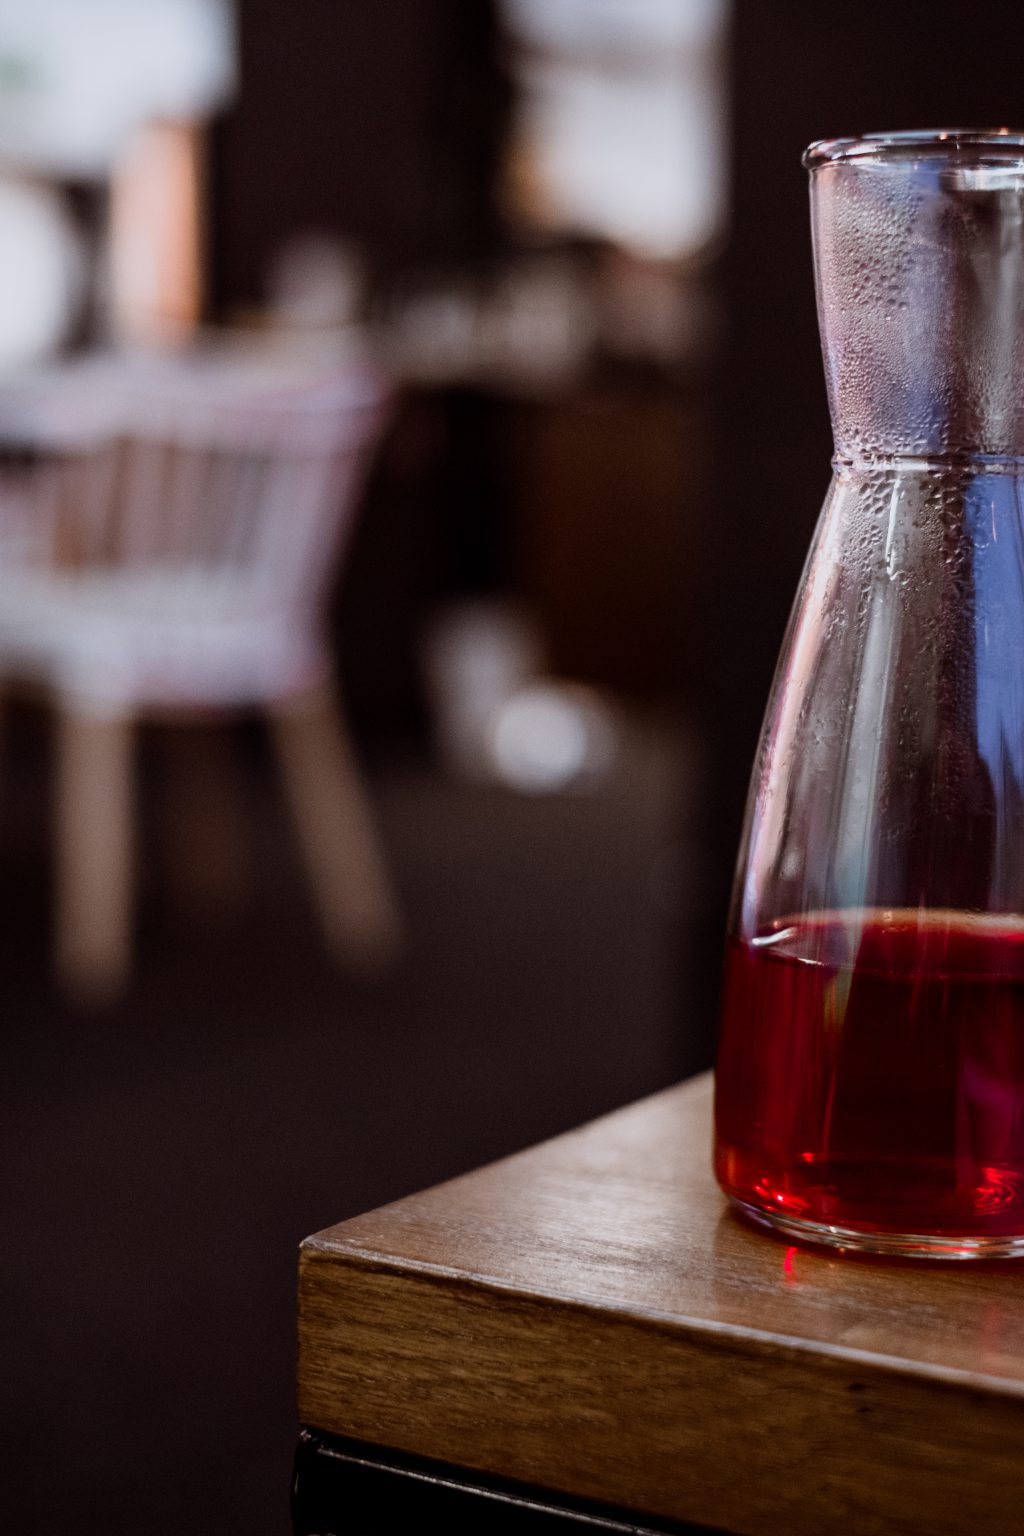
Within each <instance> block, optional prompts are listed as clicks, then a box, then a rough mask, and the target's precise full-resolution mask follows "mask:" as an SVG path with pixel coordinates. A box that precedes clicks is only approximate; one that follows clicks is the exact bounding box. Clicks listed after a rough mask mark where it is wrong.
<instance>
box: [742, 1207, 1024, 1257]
mask: <svg viewBox="0 0 1024 1536" xmlns="http://www.w3.org/2000/svg"><path fill="white" fill-rule="evenodd" d="M729 1204H730V1205H731V1206H732V1207H733V1209H734V1210H735V1211H738V1212H739V1213H740V1214H741V1215H742V1216H744V1217H745V1218H746V1219H747V1220H748V1221H752V1222H754V1223H755V1224H756V1225H757V1226H759V1227H762V1228H765V1229H766V1230H767V1231H769V1232H773V1233H775V1235H776V1236H778V1237H786V1238H789V1239H791V1240H792V1241H793V1242H798V1243H810V1244H813V1245H814V1246H815V1247H824V1248H835V1249H842V1250H844V1251H846V1252H854V1253H866V1254H878V1255H881V1256H884V1257H888V1258H896V1259H932V1260H950V1259H952V1260H963V1259H1024V1235H1021V1236H1019V1237H1007V1236H1002V1235H1000V1236H991V1237H957V1236H954V1235H953V1234H951V1233H941V1234H935V1233H932V1234H928V1233H922V1232H869V1231H857V1230H855V1229H854V1228H853V1227H837V1226H831V1225H829V1224H827V1223H825V1222H821V1221H809V1220H808V1219H807V1218H806V1217H802V1216H791V1215H788V1214H787V1213H786V1212H784V1211H773V1210H764V1209H762V1208H761V1207H760V1206H757V1205H750V1204H748V1203H747V1201H745V1200H737V1199H736V1197H735V1196H730V1197H729Z"/></svg>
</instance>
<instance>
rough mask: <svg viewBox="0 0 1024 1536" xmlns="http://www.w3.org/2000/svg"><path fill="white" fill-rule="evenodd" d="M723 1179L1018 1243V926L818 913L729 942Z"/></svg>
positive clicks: (915, 1228) (1023, 1223)
mask: <svg viewBox="0 0 1024 1536" xmlns="http://www.w3.org/2000/svg"><path fill="white" fill-rule="evenodd" d="M716 1122H717V1145H716V1152H715V1171H716V1174H717V1177H718V1181H719V1183H720V1184H721V1185H722V1188H723V1189H724V1190H725V1191H726V1193H727V1194H729V1195H732V1196H734V1197H735V1198H736V1199H738V1200H741V1201H743V1202H744V1203H745V1204H747V1205H750V1206H754V1207H756V1208H758V1209H759V1210H761V1211H764V1212H766V1213H769V1212H771V1213H775V1214H776V1216H782V1217H791V1218H792V1217H795V1218H798V1219H802V1220H804V1221H810V1222H819V1223H824V1224H826V1225H828V1226H839V1227H844V1228H848V1229H851V1230H853V1231H855V1232H877V1233H903V1234H920V1235H922V1236H933V1235H934V1236H936V1237H943V1236H959V1237H978V1238H983V1237H989V1238H1006V1237H1010V1236H1024V926H1022V924H1021V920H1020V919H1016V918H1013V919H1011V918H998V917H972V916H969V915H968V914H965V913H959V912H917V911H911V910H906V911H894V912H883V911H869V912H863V913H857V912H827V913H821V914H817V915H813V916H810V917H806V918H799V919H794V920H792V921H791V922H790V921H788V920H787V921H784V922H780V923H776V924H773V925H772V928H771V929H770V930H769V931H767V932H765V933H762V934H760V935H758V936H757V938H755V939H754V941H753V942H752V943H746V942H739V941H737V940H730V941H729V947H728V950H727V958H726V970H725V991H724V1003H723V1019H722V1037H721V1046H720V1052H719V1062H718V1077H717V1103H716Z"/></svg>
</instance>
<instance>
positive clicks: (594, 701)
mask: <svg viewBox="0 0 1024 1536" xmlns="http://www.w3.org/2000/svg"><path fill="white" fill-rule="evenodd" d="M617 738H618V732H617V729H616V725H615V718H614V713H613V711H612V709H611V708H610V706H609V705H608V704H607V703H606V702H605V700H604V698H603V697H602V696H601V694H599V693H598V692H597V691H596V690H595V689H593V688H586V687H584V686H583V685H582V684H581V683H565V682H561V681H560V680H559V679H557V678H542V679H539V680H538V681H537V682H535V683H531V684H529V685H528V686H527V687H525V688H519V689H517V690H516V692H515V693H513V694H512V695H511V697H510V698H508V699H506V700H505V702H504V704H502V706H501V707H500V709H499V710H498V712H497V714H496V715H495V717H494V719H493V720H492V722H491V729H490V732H489V740H488V746H489V749H490V751H489V755H490V759H491V762H492V765H493V769H494V773H495V775H496V776H497V777H498V778H499V779H501V780H502V781H503V782H504V783H505V784H508V785H509V786H510V787H511V788H512V789H518V790H521V791H523V793H524V794H544V793H551V792H553V791H555V790H560V789H568V788H570V787H571V786H574V785H582V784H583V783H585V782H587V781H591V782H592V781H594V780H595V779H597V778H599V777H600V776H601V775H602V774H604V773H605V772H606V771H607V770H608V769H610V768H611V766H612V764H613V763H614V761H615V757H616V754H617V748H618V739H617Z"/></svg>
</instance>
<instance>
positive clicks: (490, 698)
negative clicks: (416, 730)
mask: <svg viewBox="0 0 1024 1536" xmlns="http://www.w3.org/2000/svg"><path fill="white" fill-rule="evenodd" d="M424 662H425V671H426V678H427V687H428V692H429V696H430V704H431V709H432V713H433V723H434V736H435V741H436V744H437V750H438V753H439V755H440V758H441V761H442V763H443V764H444V766H445V767H446V768H447V769H448V770H449V772H451V773H453V774H455V775H456V776H458V777H460V778H463V779H468V780H472V781H475V782H477V783H499V784H504V785H506V786H507V787H508V788H510V789H516V790H519V791H521V792H522V793H526V794H543V793H553V792H555V791H558V790H564V789H567V788H570V787H576V786H580V785H583V784H585V783H586V782H588V781H593V780H595V779H596V778H598V777H599V776H600V775H601V774H603V773H604V772H605V771H606V770H607V769H609V768H610V767H611V766H612V764H613V762H614V760H615V757H616V753H617V739H618V732H617V729H616V724H615V712H614V710H613V708H612V706H611V705H610V704H609V703H608V702H607V701H606V700H605V699H604V698H603V696H602V695H601V694H600V693H598V692H597V691H596V690H595V689H593V688H587V687H584V686H583V685H581V684H579V683H571V682H565V681H563V680H561V679H558V678H553V677H549V676H546V675H545V669H546V656H545V647H544V640H543V636H542V634H541V630H540V625H539V624H538V622H537V621H536V619H534V618H532V617H531V615H530V614H529V613H528V612H527V611H525V610H524V609H523V608H522V607H520V606H518V605H516V604H514V603H511V602H508V601H501V600H498V599H489V600H488V599H479V600H476V601H468V602H463V603H457V604H453V605H451V606H450V607H448V608H446V609H444V610H443V611H442V612H441V613H440V614H439V615H438V616H437V618H435V620H434V622H433V624H432V625H431V627H430V629H429V631H428V633H427V636H426V638H425V642H424Z"/></svg>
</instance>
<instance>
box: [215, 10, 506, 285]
mask: <svg viewBox="0 0 1024 1536" xmlns="http://www.w3.org/2000/svg"><path fill="white" fill-rule="evenodd" d="M239 44H240V61H239V62H240V81H241V89H240V92H239V95H238V99H237V102H236V103H235V105H234V107H233V108H232V110H231V111H230V112H229V113H228V114H227V115H226V116H225V117H224V118H223V119H222V120H221V121H220V123H218V124H217V126H216V127H215V129H214V133H213V143H212V151H211V157H210V158H211V167H210V179H211V186H210V198H209V204H210V209H211V230H210V261H211V268H212V298H213V307H214V309H215V310H216V311H217V312H219V313H223V312H224V310H225V309H227V308H230V307H231V306H232V305H237V304H253V303H256V302H258V301H259V300H260V299H261V298H262V297H263V286H264V280H265V277H266V270H267V264H268V261H269V260H270V258H271V257H272V256H273V254H274V252H275V251H276V249H277V248H278V247H279V246H280V244H281V243H282V241H284V240H285V239H287V238H288V237H289V236H290V235H293V234H296V233H304V232H306V231H309V230H325V231H328V232H330V233H333V234H338V235H341V236H343V237H346V238H348V239H351V240H353V241H354V242H356V243H357V244H358V245H359V246H360V248H361V249H362V250H363V251H365V253H366V255H367V257H368V258H369V264H370V266H371V268H372V270H373V272H374V274H375V275H376V276H377V277H378V278H379V279H382V280H386V279H387V277H388V276H389V274H393V273H395V272H399V271H402V270H406V269H408V268H410V267H411V268H414V269H415V268H418V267H421V266H424V265H430V264H446V263H451V262H459V261H462V260H471V259H474V258H477V257H479V256H481V255H485V254H487V253H488V252H489V251H490V250H491V249H492V248H493V246H494V245H495V243H496V242H497V241H498V239H499V237H500V229H499V224H498V218H497V214H496V211H495V201H494V198H493V195H492V187H493V171H494V164H495V159H496V156H497V153H498V148H499V145H500V143H501V141H502V135H503V132H504V121H505V111H506V108H507V103H508V99H509V97H508V87H507V84H506V79H505V75H504V72H503V65H502V61H501V38H500V35H499V30H498V26H497V22H496V17H495V11H494V7H493V6H492V5H491V4H490V3H489V0H474V3H473V4H472V5H463V4H461V3H453V0H386V3H385V4H373V3H370V0H286V3H282V0H241V4H240V6H239Z"/></svg>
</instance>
